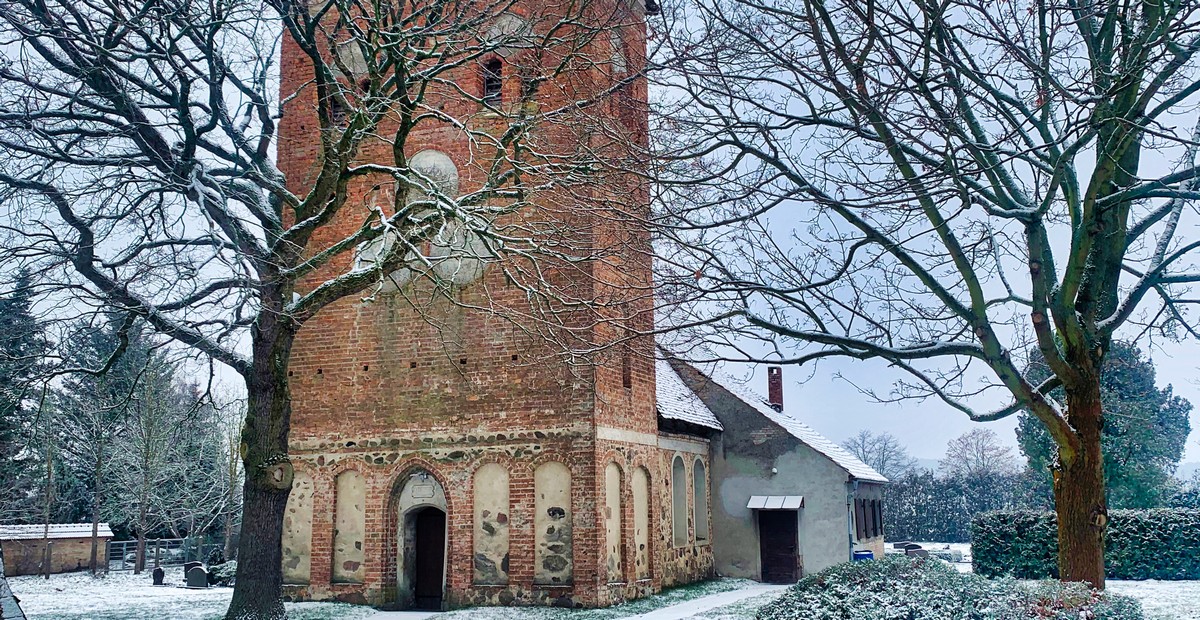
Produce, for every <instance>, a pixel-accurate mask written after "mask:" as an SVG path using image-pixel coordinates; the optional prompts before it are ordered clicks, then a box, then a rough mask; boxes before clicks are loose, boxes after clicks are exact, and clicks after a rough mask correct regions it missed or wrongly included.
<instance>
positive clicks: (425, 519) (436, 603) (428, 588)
mask: <svg viewBox="0 0 1200 620" xmlns="http://www.w3.org/2000/svg"><path fill="white" fill-rule="evenodd" d="M415 526H416V532H415V534H416V536H415V538H416V541H415V542H416V545H415V547H416V548H415V555H416V558H414V561H415V564H416V566H415V570H414V574H413V578H414V579H413V581H414V583H413V596H414V599H415V600H414V601H413V605H414V606H415V607H416V608H418V609H437V610H440V609H441V608H442V589H443V588H442V585H443V583H444V579H443V576H444V575H445V572H446V570H445V568H446V513H444V512H442V511H441V510H438V509H437V508H426V509H424V510H422V511H421V512H419V513H417V520H416V524H415Z"/></svg>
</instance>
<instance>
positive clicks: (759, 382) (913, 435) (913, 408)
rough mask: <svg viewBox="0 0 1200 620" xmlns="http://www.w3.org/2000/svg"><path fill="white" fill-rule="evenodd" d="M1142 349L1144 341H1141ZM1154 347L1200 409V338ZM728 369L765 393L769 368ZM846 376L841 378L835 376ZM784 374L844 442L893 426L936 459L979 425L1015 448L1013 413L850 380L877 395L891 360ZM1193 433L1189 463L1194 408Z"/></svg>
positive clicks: (800, 410)
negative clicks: (978, 411)
mask: <svg viewBox="0 0 1200 620" xmlns="http://www.w3.org/2000/svg"><path fill="white" fill-rule="evenodd" d="M1141 344H1142V347H1143V350H1145V349H1146V348H1147V346H1146V345H1147V343H1146V342H1143V343H1141ZM1155 345H1156V346H1155V348H1154V350H1153V351H1152V356H1153V360H1154V362H1155V366H1156V368H1157V371H1158V385H1159V387H1164V386H1166V385H1167V384H1171V385H1173V386H1174V388H1175V393H1176V394H1178V395H1180V396H1182V397H1184V398H1186V399H1188V400H1190V401H1191V402H1192V403H1193V405H1197V406H1198V407H1200V385H1198V384H1197V381H1196V376H1197V365H1198V364H1200V355H1198V354H1200V344H1197V343H1194V342H1182V343H1162V344H1161V345H1160V343H1157V342H1156V343H1155ZM725 371H726V372H728V373H729V374H731V375H733V376H734V377H737V378H739V379H743V380H745V381H746V383H747V385H748V386H749V387H751V388H753V389H754V390H755V391H756V392H758V393H760V394H763V395H765V394H766V391H767V378H766V372H765V371H763V370H761V369H759V368H753V367H751V366H748V365H732V364H731V365H728V366H727V367H726V369H725ZM839 373H840V374H841V375H843V376H844V377H845V378H844V379H842V378H838V377H837V375H838V374H839ZM783 374H784V401H785V403H786V405H787V410H788V412H789V413H791V414H792V415H794V416H797V417H799V418H801V420H803V421H804V422H805V423H806V424H808V425H810V426H812V427H813V428H815V429H816V430H818V431H820V432H821V434H823V435H825V436H826V437H828V438H830V439H832V440H834V441H837V442H839V443H840V442H841V441H842V440H844V439H846V438H847V437H849V436H851V435H853V434H855V433H857V432H858V431H859V430H861V429H869V430H871V431H874V432H888V433H891V434H892V435H895V436H896V438H897V439H899V440H900V441H901V442H902V443H903V444H904V445H905V446H906V447H907V448H908V451H909V453H910V454H912V455H913V456H915V457H918V458H925V459H939V458H941V457H942V455H943V454H945V451H946V443H947V442H948V441H950V440H951V439H953V438H955V437H957V436H959V435H961V434H963V433H966V432H967V431H969V430H971V429H972V428H975V427H977V426H984V427H986V428H990V429H992V430H994V431H996V433H997V434H998V435H1000V437H1001V438H1002V439H1004V441H1005V442H1007V443H1008V444H1010V445H1012V446H1013V447H1014V452H1016V445H1017V440H1016V434H1015V432H1014V429H1015V428H1016V424H1017V418H1016V416H1010V417H1009V418H1006V419H1004V420H1000V421H998V422H990V423H986V424H980V423H976V422H971V421H970V420H968V419H967V417H966V416H965V415H963V414H962V413H960V412H957V411H954V410H953V409H951V408H950V407H948V406H946V405H945V404H943V403H941V402H940V401H937V400H935V399H929V400H926V401H924V402H916V401H907V402H901V403H888V404H881V403H877V402H872V400H871V399H870V398H869V397H867V396H865V395H863V394H862V393H861V392H859V390H858V389H857V388H856V387H855V386H854V385H852V384H851V382H854V383H855V384H858V385H860V386H862V387H864V388H873V389H875V390H876V391H877V392H878V393H880V394H887V393H888V389H889V387H890V386H891V384H892V382H894V381H895V380H896V379H897V378H900V376H901V375H900V374H899V373H897V372H896V371H892V370H890V369H888V368H887V366H886V364H883V363H873V362H859V361H841V362H839V363H826V364H823V365H821V366H819V367H818V368H817V370H816V372H815V373H814V372H812V371H811V370H808V369H802V368H794V367H789V368H785V369H784V371H783ZM1191 422H1192V429H1193V431H1192V434H1191V436H1190V437H1189V439H1188V444H1187V452H1186V453H1185V454H1184V458H1183V460H1184V461H1200V432H1198V431H1197V430H1196V429H1197V428H1200V413H1197V411H1196V410H1193V411H1192V416H1191Z"/></svg>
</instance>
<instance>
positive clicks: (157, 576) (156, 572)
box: [152, 566, 167, 586]
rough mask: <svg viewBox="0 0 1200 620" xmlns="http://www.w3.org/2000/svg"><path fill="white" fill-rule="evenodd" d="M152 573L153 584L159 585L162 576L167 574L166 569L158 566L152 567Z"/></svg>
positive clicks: (161, 582) (161, 581)
mask: <svg viewBox="0 0 1200 620" xmlns="http://www.w3.org/2000/svg"><path fill="white" fill-rule="evenodd" d="M152 575H153V577H154V585H156V586H161V585H162V584H163V578H164V577H166V576H167V571H165V570H163V569H162V567H161V566H160V567H158V568H156V569H154V572H153V573H152Z"/></svg>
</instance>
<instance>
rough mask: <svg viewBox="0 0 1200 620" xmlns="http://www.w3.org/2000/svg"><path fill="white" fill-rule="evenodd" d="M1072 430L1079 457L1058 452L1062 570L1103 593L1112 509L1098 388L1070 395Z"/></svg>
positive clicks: (1062, 573) (1057, 506) (1056, 487)
mask: <svg viewBox="0 0 1200 620" xmlns="http://www.w3.org/2000/svg"><path fill="white" fill-rule="evenodd" d="M1067 412H1068V418H1069V420H1070V423H1071V426H1072V427H1073V428H1074V429H1075V430H1076V432H1077V434H1078V436H1079V438H1080V449H1079V450H1078V451H1075V452H1068V451H1063V450H1061V449H1060V454H1059V461H1060V462H1059V466H1058V469H1056V470H1055V471H1054V508H1055V512H1056V513H1057V514H1058V571H1059V576H1060V578H1061V579H1063V580H1064V581H1086V582H1088V583H1090V584H1091V585H1092V587H1095V588H1098V589H1103V588H1104V529H1105V527H1106V525H1107V524H1108V507H1107V503H1106V502H1105V493H1104V455H1103V453H1102V450H1101V448H1100V429H1101V427H1102V426H1103V417H1102V407H1101V404H1100V384H1099V380H1097V381H1096V382H1095V383H1094V385H1090V386H1088V387H1087V388H1084V389H1082V390H1081V393H1074V394H1073V393H1072V392H1068V393H1067Z"/></svg>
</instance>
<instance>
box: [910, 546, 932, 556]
mask: <svg viewBox="0 0 1200 620" xmlns="http://www.w3.org/2000/svg"><path fill="white" fill-rule="evenodd" d="M904 555H907V556H908V557H910V558H927V557H929V552H928V551H926V550H924V549H922V548H920V547H917V548H916V549H907V550H905V552H904Z"/></svg>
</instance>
